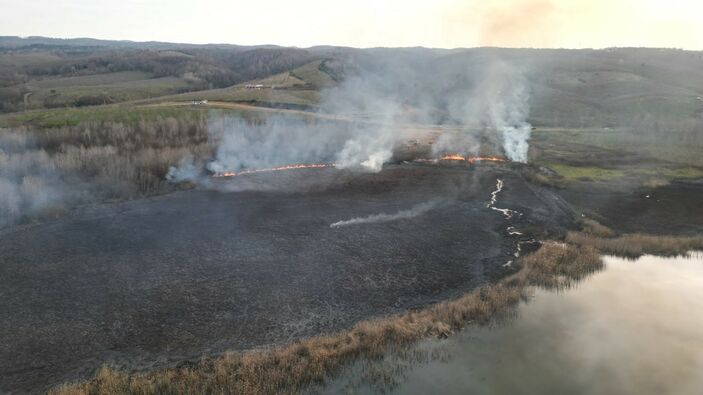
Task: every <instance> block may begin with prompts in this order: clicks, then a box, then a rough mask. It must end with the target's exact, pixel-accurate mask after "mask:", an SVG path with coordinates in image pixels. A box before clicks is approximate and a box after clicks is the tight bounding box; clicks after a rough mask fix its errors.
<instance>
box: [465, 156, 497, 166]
mask: <svg viewBox="0 0 703 395" xmlns="http://www.w3.org/2000/svg"><path fill="white" fill-rule="evenodd" d="M466 161H467V162H469V163H471V164H474V163H476V162H505V159H503V158H500V157H498V156H472V157H470V158H466Z"/></svg>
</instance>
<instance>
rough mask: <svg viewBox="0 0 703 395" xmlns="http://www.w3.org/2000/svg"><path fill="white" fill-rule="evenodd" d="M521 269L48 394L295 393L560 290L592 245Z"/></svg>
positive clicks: (562, 249)
mask: <svg viewBox="0 0 703 395" xmlns="http://www.w3.org/2000/svg"><path fill="white" fill-rule="evenodd" d="M520 262H521V270H520V271H519V272H518V273H516V274H515V275H513V276H510V277H508V278H506V279H504V280H503V281H501V282H499V283H497V284H494V285H486V286H482V287H479V288H477V289H475V290H473V291H472V292H470V293H468V294H466V295H464V296H462V297H460V298H458V299H454V300H450V301H447V302H442V303H439V304H436V305H433V306H429V307H427V308H425V309H422V310H419V311H414V312H409V313H405V314H401V315H397V316H392V317H387V318H382V319H376V320H370V321H364V322H360V323H358V324H356V325H354V327H353V328H351V329H350V330H349V331H346V332H342V333H337V334H333V335H328V336H320V337H314V338H311V339H307V340H302V341H298V342H295V343H293V344H290V345H286V346H282V347H274V348H266V349H260V350H253V351H249V352H246V353H227V354H225V355H223V356H221V357H216V358H205V359H203V360H201V361H199V362H196V363H191V364H184V365H183V366H181V367H177V368H173V369H167V370H162V371H157V372H151V373H145V374H138V373H137V374H129V373H125V372H121V371H119V370H117V369H113V368H110V367H107V366H106V367H103V368H101V369H100V370H99V371H98V372H97V374H96V376H95V378H94V379H92V380H90V381H87V382H83V383H76V384H66V385H63V386H61V387H57V388H55V389H53V390H51V391H50V392H49V393H50V394H52V395H82V394H116V393H121V394H176V393H238V394H261V393H296V392H299V391H302V390H304V389H306V388H308V387H310V386H311V385H315V384H321V383H323V382H324V380H325V379H326V378H328V377H329V376H330V375H332V374H334V373H335V372H337V371H338V370H339V368H340V367H342V366H343V365H344V364H345V363H347V362H349V361H351V360H353V359H355V358H360V357H361V358H369V359H372V360H373V359H379V358H381V357H383V356H384V355H385V354H386V353H387V352H389V351H390V350H391V349H393V348H394V347H395V348H397V347H402V346H403V345H408V344H410V343H412V342H415V341H417V340H420V339H423V338H431V337H446V336H448V335H450V334H451V333H453V332H454V331H457V330H460V329H462V328H464V327H466V326H467V325H482V324H486V323H489V322H491V320H493V319H494V318H496V317H497V316H498V315H500V314H505V313H507V312H509V311H510V309H511V308H513V307H515V306H516V305H517V303H518V302H520V301H521V300H525V298H526V296H527V295H528V294H529V289H528V287H529V286H530V285H538V286H546V287H549V288H554V287H557V288H562V287H566V286H570V285H571V284H573V283H574V282H577V281H579V280H581V279H583V278H584V277H585V276H587V275H588V274H590V273H593V272H595V271H598V270H600V269H601V268H602V267H603V262H602V260H601V258H600V255H599V254H598V253H597V252H596V251H595V250H593V249H591V248H589V247H586V248H580V247H576V246H573V245H568V244H559V243H552V242H548V243H545V244H544V245H542V247H541V248H540V249H539V250H537V251H536V252H535V253H533V254H530V255H527V256H525V257H524V258H522V259H521V260H520Z"/></svg>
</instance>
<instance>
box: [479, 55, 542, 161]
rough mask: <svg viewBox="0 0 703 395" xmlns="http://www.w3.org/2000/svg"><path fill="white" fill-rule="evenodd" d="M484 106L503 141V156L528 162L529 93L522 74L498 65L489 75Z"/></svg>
mask: <svg viewBox="0 0 703 395" xmlns="http://www.w3.org/2000/svg"><path fill="white" fill-rule="evenodd" d="M488 77H489V80H487V81H488V84H489V86H488V89H487V92H486V98H485V99H486V103H487V105H488V113H489V116H490V122H491V125H492V127H494V128H495V129H496V130H497V131H498V132H500V133H501V136H502V139H503V150H504V151H505V155H506V156H507V157H508V158H509V159H510V160H512V161H514V162H522V163H526V162H527V153H528V149H529V143H528V141H529V139H530V134H531V132H532V125H530V124H529V123H528V122H527V117H528V116H529V113H530V106H529V93H528V91H527V88H526V83H525V81H524V77H523V75H522V73H520V72H519V71H516V70H514V69H513V68H511V67H509V66H508V65H507V64H505V63H503V62H497V63H496V64H495V66H494V67H493V68H491V70H490V73H489V74H488Z"/></svg>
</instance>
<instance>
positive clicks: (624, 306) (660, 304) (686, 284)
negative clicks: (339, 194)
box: [323, 254, 703, 394]
mask: <svg viewBox="0 0 703 395" xmlns="http://www.w3.org/2000/svg"><path fill="white" fill-rule="evenodd" d="M605 262H606V269H605V270H604V271H602V272H600V273H597V274H594V275H593V276H592V277H589V278H588V279H586V280H585V281H584V282H583V283H581V284H579V285H578V286H577V287H575V288H572V289H569V290H567V291H562V292H559V293H557V292H551V291H546V290H536V291H535V294H534V298H533V300H531V302H530V303H527V304H523V305H521V306H519V307H518V309H517V316H516V317H515V318H514V319H510V320H508V321H507V322H506V323H504V324H500V325H498V326H495V327H484V328H471V329H468V330H466V331H464V332H462V333H459V334H457V335H455V336H452V337H450V338H449V339H446V340H431V341H426V342H423V343H421V344H419V345H418V346H417V348H416V349H415V350H413V353H414V354H415V355H426V356H429V360H428V361H425V362H417V360H416V361H415V362H408V360H412V359H413V358H412V357H410V358H408V357H406V358H400V359H399V358H397V357H390V358H387V359H386V360H385V361H383V362H377V363H374V364H375V367H373V368H372V369H370V370H371V371H372V372H373V373H372V374H369V368H368V366H367V367H366V368H365V369H361V368H360V367H359V366H360V365H359V364H357V365H356V366H355V367H354V368H351V369H349V370H348V371H347V372H345V373H343V374H342V375H341V376H342V377H341V378H338V379H337V380H336V381H334V382H333V383H331V385H329V386H328V387H326V389H325V390H324V391H323V392H328V391H329V392H338V391H342V392H351V393H377V392H381V391H382V390H383V391H384V392H389V393H398V394H428V393H433V392H437V391H438V390H441V393H443V394H444V393H451V394H467V393H471V394H702V393H703V255H701V254H695V255H692V257H690V258H684V257H679V258H658V257H652V256H644V257H642V258H640V259H638V260H636V261H631V260H624V259H619V258H613V257H606V259H605ZM413 353H411V354H413ZM423 353H424V354H423ZM420 359H423V358H422V357H421V358H420ZM379 371H382V372H383V374H379ZM360 377H361V379H360ZM369 377H374V379H369ZM379 377H382V378H381V379H379ZM372 382H373V384H372ZM384 382H385V384H383V383H384ZM389 382H390V383H391V384H388V383H389Z"/></svg>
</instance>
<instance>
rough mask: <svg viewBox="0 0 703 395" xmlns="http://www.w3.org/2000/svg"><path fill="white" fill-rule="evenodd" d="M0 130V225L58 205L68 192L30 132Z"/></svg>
mask: <svg viewBox="0 0 703 395" xmlns="http://www.w3.org/2000/svg"><path fill="white" fill-rule="evenodd" d="M0 132H1V133H0V227H2V226H6V225H9V224H13V223H16V222H18V221H21V220H23V219H25V218H28V217H32V216H35V215H39V214H42V213H47V212H48V211H49V210H52V209H53V210H56V209H60V208H61V207H62V205H63V203H64V202H65V201H66V200H68V199H69V198H70V196H71V193H70V191H68V190H67V189H66V188H65V186H64V184H63V183H62V182H61V172H60V171H59V170H58V169H57V168H56V165H55V163H54V162H53V161H52V160H51V158H50V157H49V155H48V154H47V153H46V152H45V151H44V150H43V149H40V148H38V147H37V146H36V143H35V142H34V140H33V139H32V138H31V136H27V135H26V134H20V133H15V132H12V131H7V130H0Z"/></svg>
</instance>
